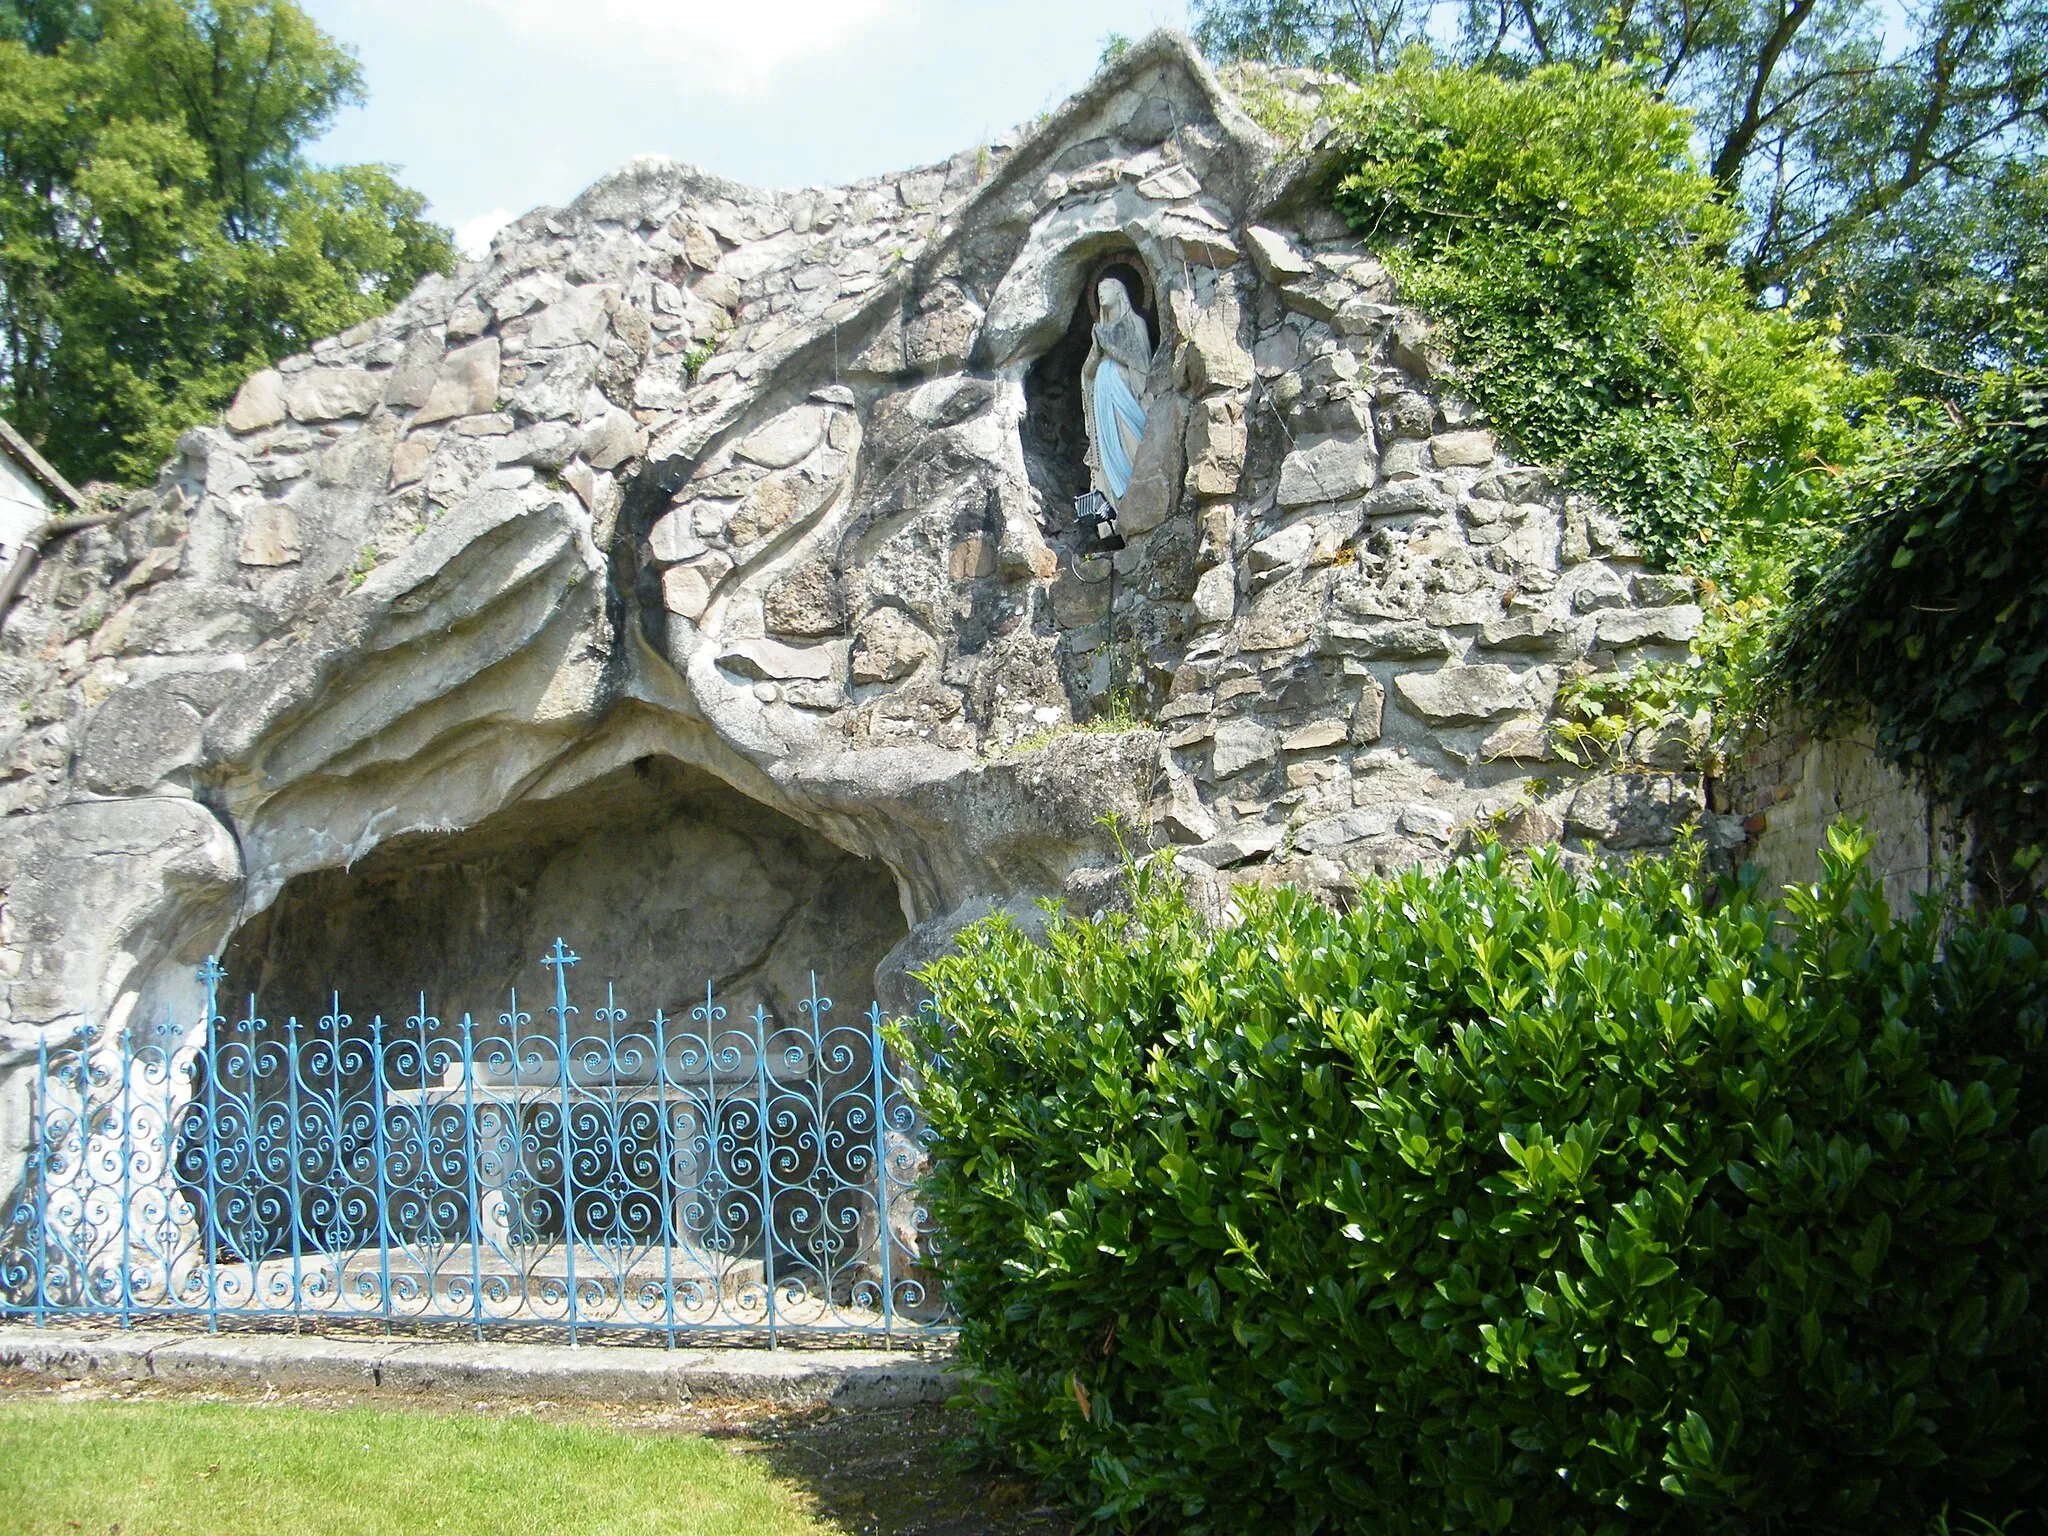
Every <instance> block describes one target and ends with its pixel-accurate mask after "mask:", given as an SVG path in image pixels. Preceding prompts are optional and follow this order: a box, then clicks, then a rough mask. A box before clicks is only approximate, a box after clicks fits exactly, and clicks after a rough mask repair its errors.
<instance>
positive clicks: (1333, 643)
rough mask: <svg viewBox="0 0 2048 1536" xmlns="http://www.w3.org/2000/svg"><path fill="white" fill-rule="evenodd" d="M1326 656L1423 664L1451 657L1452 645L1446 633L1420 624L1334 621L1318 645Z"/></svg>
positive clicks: (1326, 629)
mask: <svg viewBox="0 0 2048 1536" xmlns="http://www.w3.org/2000/svg"><path fill="white" fill-rule="evenodd" d="M1316 648H1317V650H1319V651H1321V652H1322V653H1323V654H1324V655H1325V656H1361V657H1365V658H1367V659H1369V660H1374V661H1423V660H1427V659H1428V658H1429V657H1432V656H1448V655H1450V653H1451V644H1450V641H1449V640H1448V639H1446V638H1445V636H1444V633H1443V631H1442V630H1440V629H1438V628H1436V627H1435V626H1433V625H1429V624H1424V623H1418V622H1412V621H1411V622H1403V621H1399V620H1396V621H1393V622H1381V623H1368V624H1352V623H1347V622H1346V621H1344V620H1342V619H1333V620H1331V621H1330V623H1329V625H1328V626H1327V627H1326V628H1325V629H1324V630H1323V632H1322V635H1321V636H1320V638H1319V639H1318V640H1317V643H1316Z"/></svg>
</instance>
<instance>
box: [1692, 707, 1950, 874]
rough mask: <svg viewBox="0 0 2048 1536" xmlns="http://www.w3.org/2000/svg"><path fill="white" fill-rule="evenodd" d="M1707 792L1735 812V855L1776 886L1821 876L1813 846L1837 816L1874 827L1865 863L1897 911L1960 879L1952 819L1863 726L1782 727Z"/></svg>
mask: <svg viewBox="0 0 2048 1536" xmlns="http://www.w3.org/2000/svg"><path fill="white" fill-rule="evenodd" d="M1712 795H1713V804H1714V809H1715V811H1717V812H1720V813H1724V814H1726V815H1728V816H1732V817H1739V818H1740V819H1741V825H1742V831H1743V834H1744V838H1745V841H1744V843H1743V844H1742V846H1741V847H1740V849H1739V850H1738V857H1739V858H1740V859H1742V860H1743V861H1745V862H1750V863H1755V864H1757V865H1759V866H1761V867H1762V868H1763V869H1764V870H1765V871H1766V872H1767V873H1768V874H1769V876H1770V879H1771V882H1772V884H1773V885H1774V886H1779V885H1800V884H1807V883H1810V882H1812V881H1815V880H1818V879H1819V878H1820V876H1821V865H1820V855H1819V850H1820V848H1821V847H1822V846H1823V844H1824V843H1825V841H1826V837H1827V830H1828V828H1829V827H1830V826H1832V825H1833V824H1834V823H1835V822H1836V821H1837V820H1839V819H1841V818H1843V817H1848V818H1851V819H1855V820H1860V821H1861V822H1862V823H1863V825H1864V828H1865V830H1866V831H1867V832H1868V833H1869V834H1870V837H1871V841H1872V844H1873V846H1872V849H1871V854H1870V869H1871V871H1872V873H1874V874H1876V875H1877V876H1878V877H1879V878H1880V879H1881V880H1882V881H1883V882H1884V890H1885V895H1886V897H1887V898H1888V899H1889V900H1890V901H1891V903H1892V905H1893V907H1894V909H1895V910H1899V911H1904V910H1906V909H1907V908H1908V907H1909V906H1910V903H1911V901H1912V898H1913V897H1914V896H1917V895H1922V894H1924V893H1925V892H1927V891H1928V890H1929V889H1930V888H1931V887H1932V886H1933V885H1934V884H1937V883H1939V882H1940V881H1942V880H1945V879H1951V878H1955V877H1956V876H1958V875H1959V874H1960V873H1961V870H1962V864H1963V859H1964V855H1965V853H1966V852H1967V848H1966V839H1965V838H1964V837H1963V836H1962V834H1961V830H1960V829H1959V827H1958V826H1957V824H1956V822H1955V820H1954V818H1953V817H1951V816H1950V815H1949V814H1948V812H1947V811H1946V810H1945V809H1944V808H1943V807H1940V806H1937V805H1935V804H1933V803H1931V802H1930V801H1929V800H1928V798H1927V795H1926V794H1925V792H1924V791H1923V790H1922V789H1921V788H1920V786H1919V785H1917V784H1915V783H1914V782H1913V781H1912V780H1911V779H1910V778H1908V777H1907V776H1906V775H1904V774H1902V773H1900V772H1899V771H1898V770H1897V769H1896V768H1892V767H1890V766H1889V765H1887V764H1885V763H1882V762H1880V761H1879V760H1878V759H1877V756H1876V755H1875V753H1873V752H1872V750H1871V744H1870V738H1869V733H1868V732H1867V730H1866V731H1850V732H1846V733H1842V734H1837V735H1832V736H1823V737H1814V736H1812V735H1810V734H1809V733H1808V732H1806V731H1804V730H1802V729H1800V728H1798V727H1797V726H1790V725H1788V726H1785V727H1783V728H1781V729H1780V730H1778V731H1776V732H1774V733H1773V734H1771V735H1769V736H1767V737H1764V738H1761V739H1758V740H1755V741H1751V742H1748V743H1746V744H1744V746H1743V747H1742V748H1741V749H1740V750H1739V751H1737V752H1736V753H1735V754H1734V756H1733V759H1732V761H1731V762H1730V764H1729V765H1728V767H1727V769H1726V770H1725V772H1724V773H1723V774H1722V775H1721V776H1719V777H1718V778H1717V779H1716V781H1715V783H1714V784H1713V786H1712Z"/></svg>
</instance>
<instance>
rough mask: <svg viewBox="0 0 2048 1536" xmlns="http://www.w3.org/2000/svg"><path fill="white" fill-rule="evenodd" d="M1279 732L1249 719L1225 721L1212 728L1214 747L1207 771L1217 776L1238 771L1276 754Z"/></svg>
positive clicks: (1228, 775) (1277, 751) (1278, 747)
mask: <svg viewBox="0 0 2048 1536" xmlns="http://www.w3.org/2000/svg"><path fill="white" fill-rule="evenodd" d="M1279 751H1280V734H1279V732H1277V731H1274V730H1271V729H1269V728H1268V727H1266V726H1263V725H1258V724H1255V723H1253V722H1252V721H1250V720H1226V721H1224V722H1223V723H1222V724H1221V725H1219V726H1217V727H1216V746H1215V749H1214V751H1213V753H1212V754H1211V756H1210V759H1209V770H1210V772H1212V773H1214V774H1215V775H1216V777H1217V778H1219V779H1227V778H1229V777H1230V776H1231V775H1232V774H1235V773H1242V772H1243V771H1244V770H1245V769H1247V768H1254V767H1257V766H1258V765H1259V764H1260V763H1270V762H1271V761H1273V759H1274V758H1275V757H1276V756H1278V755H1279Z"/></svg>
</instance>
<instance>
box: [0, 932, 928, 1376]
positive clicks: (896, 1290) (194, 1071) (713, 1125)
mask: <svg viewBox="0 0 2048 1536" xmlns="http://www.w3.org/2000/svg"><path fill="white" fill-rule="evenodd" d="M541 963H542V964H543V965H545V966H546V967H548V969H549V970H550V971H551V972H552V973H553V996H554V1001H553V1003H552V1004H551V1005H550V1006H548V1007H547V1008H546V1009H545V1010H544V1017H543V1019H542V1021H541V1022H540V1023H538V1024H536V1022H535V1020H534V1017H533V1015H532V1014H531V1013H529V1012H527V1011H525V1010H524V1009H522V1007H521V1005H520V1000H519V995H518V993H517V992H516V991H514V992H513V994H512V996H511V1000H510V1003H509V1005H508V1006H507V1008H506V1010H505V1011H504V1012H503V1013H501V1014H499V1015H498V1017H497V1021H496V1023H495V1025H494V1026H487V1025H484V1024H480V1023H479V1022H478V1021H476V1020H474V1019H472V1018H471V1017H470V1016H469V1015H468V1014H464V1015H463V1017H462V1019H461V1021H460V1022H459V1023H458V1024H455V1025H453V1026H452V1027H449V1026H444V1025H443V1023H442V1021H441V1020H440V1019H438V1018H435V1017H433V1016H432V1015H430V1014H429V1013H428V1011H427V1007H426V1000H425V998H424V997H422V998H421V1001H420V1007H419V1011H418V1012H417V1013H415V1014H413V1015H411V1016H410V1017H408V1018H407V1019H406V1020H405V1021H404V1022H403V1024H401V1025H398V1026H396V1027H393V1026H390V1025H387V1024H386V1023H385V1022H384V1021H383V1019H382V1018H381V1017H374V1016H373V1017H372V1018H371V1019H370V1020H369V1021H368V1023H367V1024H366V1025H359V1024H358V1023H357V1022H356V1021H355V1020H354V1019H353V1018H351V1016H350V1015H348V1014H347V1013H344V1012H343V1011H342V1006H341V1000H340V998H339V996H336V997H335V998H334V1000H333V1005H332V1007H331V1008H330V1009H329V1011H328V1012H326V1013H324V1014H322V1015H321V1016H320V1018H319V1019H318V1020H317V1021H316V1022H314V1023H313V1024H312V1025H310V1026H308V1025H302V1024H301V1023H300V1022H299V1021H298V1020H297V1019H296V1018H287V1019H285V1020H284V1021H283V1023H282V1024H281V1025H280V1024H276V1023H274V1022H272V1021H270V1020H266V1019H264V1018H262V1017H260V1016H259V1015H258V1014H257V1011H256V1003H255V1000H254V999H253V998H251V999H250V1001H249V1005H248V1008H247V1010H246V1012H245V1013H244V1014H243V1016H242V1017H241V1018H239V1019H236V1020H233V1021H232V1022H231V1021H230V1020H229V1019H228V1018H227V1017H226V1016H225V1015H223V1014H222V1013H221V1012H220V1011H219V1008H220V997H221V987H222V983H223V982H224V981H225V980H226V974H225V972H223V971H222V970H221V968H220V966H219V965H218V964H217V963H216V962H215V961H213V960H209V961H208V962H207V963H206V965H205V966H204V967H203V968H202V969H201V971H200V979H201V981H202V982H203V983H204V984H205V989H206V1016H205V1018H204V1019H203V1020H202V1021H200V1022H199V1024H198V1026H197V1027H195V1028H193V1029H190V1030H188V1031H185V1032H183V1033H182V1034H178V1033H173V1034H170V1035H159V1036H157V1037H155V1038H143V1039H137V1038H135V1035H134V1032H133V1031H124V1032H116V1033H112V1034H106V1033H102V1032H100V1031H97V1030H94V1029H90V1028H89V1029H87V1030H85V1031H84V1032H83V1033H82V1035H81V1036H80V1038H79V1039H78V1040H77V1041H76V1043H74V1044H70V1045H67V1046H65V1047H63V1048H61V1049H56V1050H52V1049H50V1048H49V1047H47V1046H46V1047H45V1048H44V1049H43V1051H42V1054H41V1057H40V1060H39V1063H38V1067H39V1071H38V1075H37V1080H36V1093H35V1101H34V1108H33V1121H32V1125H33V1136H34V1141H33V1145H32V1148H31V1157H30V1161H29V1170H28V1175H27V1178H26V1179H25V1181H24V1184H23V1188H22V1197H21V1200H20V1203H19V1207H18V1209H17V1210H16V1211H15V1212H14V1213H13V1221H12V1224H11V1232H10V1234H9V1236H8V1237H7V1240H6V1243H5V1251H4V1253H0V1310H4V1311H5V1312H7V1313H10V1314H12V1315H13V1316H14V1317H16V1318H17V1319H19V1318H23V1317H24V1316H26V1317H29V1318H32V1319H33V1320H34V1321H36V1322H38V1323H40V1322H43V1321H46V1320H49V1319H53V1318H60V1317H92V1318H102V1319H114V1318H118V1319H119V1320H120V1321H121V1322H122V1323H123V1324H128V1323H133V1322H137V1321H148V1320H154V1319H162V1318H166V1317H185V1318H200V1319H203V1320H204V1321H205V1322H206V1324H207V1325H208V1326H209V1327H211V1328H216V1329H217V1328H220V1327H224V1326H230V1325H233V1324H234V1323H236V1322H238V1321H241V1320H249V1319H266V1320H276V1319H286V1318H288V1319H292V1320H294V1321H298V1322H307V1323H313V1324H316V1325H319V1324H329V1323H338V1322H343V1321H348V1320H365V1321H370V1322H374V1323H382V1324H384V1325H386V1326H387V1327H388V1326H389V1325H391V1324H395V1323H406V1324H442V1325H450V1324H453V1325H463V1326H466V1327H467V1328H469V1329H472V1330H474V1332H475V1333H476V1335H477V1336H478V1337H482V1336H483V1335H484V1333H485V1332H486V1331H487V1330H504V1329H519V1328H526V1329H531V1328H540V1329H545V1330H549V1331H551V1332H552V1331H557V1330H559V1331H565V1332H566V1333H567V1336H568V1338H569V1340H570V1342H572V1343H573V1342H576V1341H577V1340H578V1339H579V1338H581V1337H584V1336H586V1335H601V1336H607V1337H619V1336H622V1335H628V1334H633V1335H638V1336H640V1337H643V1338H646V1339H650V1340H653V1339H661V1340H665V1341H666V1342H667V1343H669V1344H671V1345H673V1344H674V1343H675V1341H676V1338H677V1336H678V1335H679V1334H689V1335H690V1336H691V1337H693V1338H700V1337H702V1336H704V1335H706V1334H707V1333H729V1334H735V1335H745V1336H746V1337H748V1338H750V1339H754V1340H761V1341H765V1342H768V1343H771V1344H772V1343H774V1342H777V1341H778V1340H779V1339H780V1338H782V1337H784V1336H787V1335H791V1334H800V1335H803V1336H805V1337H806V1338H809V1339H829V1338H834V1337H847V1338H853V1337H861V1338H865V1337H867V1336H870V1335H877V1334H879V1335H883V1336H904V1335H916V1334H920V1333H925V1332H929V1331H935V1330H942V1329H944V1328H946V1326H947V1324H948V1318H947V1316H946V1314H945V1310H944V1303H943V1300H942V1297H941V1295H940V1292H939V1288H938V1286H937V1285H936V1283H935V1282H934V1281H933V1279H932V1277H931V1276H930V1275H929V1274H928V1273H927V1272H926V1270H925V1268H924V1258H923V1255H924V1240H925V1236H926V1228H927V1220H926V1215H925V1211H924V1209H923V1207H922V1205H921V1204H920V1203H919V1199H918V1192H917V1182H918V1176H919V1173H920V1171H921V1168H922V1166H923V1160H924V1150H923V1148H924V1135H923V1127H922V1124H921V1122H920V1120H919V1118H918V1114H917V1110H916V1107H915V1105H914V1104H913V1103H912V1101H911V1099H910V1097H909V1095H908V1093H907V1092H906V1091H905V1090H906V1085H905V1083H904V1081H903V1079H902V1077H901V1076H900V1073H899V1069H898V1067H897V1064H896V1063H895V1062H894V1061H893V1060H892V1059H891V1057H890V1054H889V1052H888V1050H887V1049H886V1047H885V1044H884V1042H883V1038H882V1033H881V1021H882V1015H881V1012H880V1010H879V1008H873V1007H871V1008H870V1009H869V1010H868V1012H867V1013H866V1014H865V1015H864V1016H862V1017H860V1018H858V1019H857V1020H849V1021H847V1022H845V1023H834V1022H833V1021H832V1019H831V1011H832V1002H831V999H829V998H825V997H820V996H818V995H817V982H816V977H815V976H813V977H812V981H811V995H810V996H809V997H807V998H805V999H804V1000H803V1001H802V1002H801V1003H799V1004H798V1008H797V1012H798V1013H799V1014H800V1015H801V1017H799V1018H797V1019H795V1020H778V1019H776V1018H774V1017H773V1016H771V1015H770V1014H768V1013H767V1012H766V1010H765V1009H764V1008H760V1007H756V1008H755V1009H754V1010H753V1012H752V1014H751V1015H750V1016H749V1017H747V1018H745V1019H743V1020H741V1021H739V1022H738V1023H734V1022H733V1021H731V1020H729V1019H728V1018H727V1014H726V1009H725V1008H724V1006H723V1005H722V1004H721V1003H720V1002H719V1001H718V999H717V997H716V996H714V995H713V993H712V991H711V989H710V988H708V987H707V988H706V990H705V993H704V1000H703V1002H701V1003H699V1004H698V1005H696V1006H695V1007H693V1008H691V1009H690V1010H689V1013H688V1016H687V1017H686V1018H673V1019H672V1018H669V1017H667V1016H666V1015H665V1014H663V1013H662V1012H661V1011H660V1010H656V1011H655V1013H654V1014H653V1015H652V1017H651V1018H648V1019H646V1020H644V1021H641V1020H635V1019H634V1018H632V1017H631V1016H630V1015H629V1014H628V1012H627V1010H626V1009H625V1008H623V1007H621V1006H620V1005H619V1003H618V1001H617V999H616V998H615V996H614V995H613V990H612V988H611V987H610V986H607V987H606V989H605V1002H604V1006H603V1007H600V1008H596V1009H593V1010H592V1011H591V1013H590V1015H589V1017H588V1019H587V1020H586V1019H585V1018H584V1017H583V1014H582V1012H581V1010H580V1009H579V1008H578V1007H577V1006H576V1005H575V1004H573V1003H571V1002H570V1000H569V995H570V986H569V977H570V970H571V968H572V967H573V966H575V965H576V963H577V956H576V955H575V954H573V953H572V952H570V950H569V949H568V948H567V947H566V946H565V945H564V944H563V943H562V942H561V941H560V940H559V939H558V940H556V942H555V946H554V949H553V950H552V952H550V953H549V954H548V955H547V956H546V957H545V958H544V959H543V960H542V962H541Z"/></svg>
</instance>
